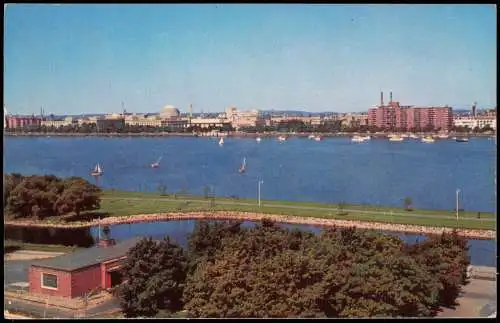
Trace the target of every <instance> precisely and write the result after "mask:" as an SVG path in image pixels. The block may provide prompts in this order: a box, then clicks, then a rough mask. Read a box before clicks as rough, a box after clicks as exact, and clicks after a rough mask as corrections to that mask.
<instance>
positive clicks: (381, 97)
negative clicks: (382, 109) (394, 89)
mask: <svg viewBox="0 0 500 323" xmlns="http://www.w3.org/2000/svg"><path fill="white" fill-rule="evenodd" d="M380 105H384V92H380Z"/></svg>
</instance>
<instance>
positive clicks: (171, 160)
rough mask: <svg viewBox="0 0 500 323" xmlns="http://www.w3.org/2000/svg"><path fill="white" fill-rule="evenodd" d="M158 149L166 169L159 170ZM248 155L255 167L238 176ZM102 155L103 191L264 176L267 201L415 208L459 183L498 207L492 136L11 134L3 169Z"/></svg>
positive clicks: (473, 197)
mask: <svg viewBox="0 0 500 323" xmlns="http://www.w3.org/2000/svg"><path fill="white" fill-rule="evenodd" d="M160 156H163V159H162V163H161V167H160V168H158V169H151V168H150V166H149V165H150V164H151V163H152V162H154V161H156V160H157V159H158V158H159V157H160ZM244 157H246V160H247V172H246V173H244V174H240V173H238V168H239V166H240V163H241V162H242V159H243V158H244ZM97 162H100V163H101V164H102V165H103V168H104V176H103V177H102V178H101V179H100V181H99V185H100V186H102V187H103V188H115V189H120V190H128V191H139V190H140V191H154V190H156V189H157V187H158V185H159V184H160V183H163V184H166V185H167V187H168V191H169V192H178V191H180V190H182V189H186V190H187V191H189V192H190V193H194V194H202V193H203V188H204V186H205V185H209V186H212V187H214V189H215V193H216V195H222V196H231V195H236V196H239V197H242V198H243V197H246V198H256V197H257V191H258V189H257V182H258V180H260V179H262V180H264V184H263V185H262V187H261V189H262V197H263V198H265V199H283V200H303V201H317V202H325V203H339V202H345V203H356V204H375V205H387V206H402V205H403V199H404V198H405V197H411V198H412V200H413V204H414V207H416V208H431V209H448V210H451V209H454V208H455V203H456V202H455V191H456V189H457V188H460V190H461V193H460V208H464V209H465V210H472V211H483V212H496V198H495V182H494V178H495V169H496V145H495V141H493V140H488V139H487V138H472V139H471V140H470V141H469V142H468V143H457V142H455V141H453V140H438V141H436V142H435V143H433V144H423V143H421V142H419V141H415V140H412V139H410V140H407V141H405V142H400V143H397V142H389V141H388V140H387V139H372V140H371V141H367V142H364V143H353V142H351V141H350V139H349V138H327V139H324V140H323V141H320V142H315V141H311V140H308V139H304V138H294V137H292V138H290V139H289V140H288V141H286V142H284V143H279V142H277V140H276V139H275V138H273V139H263V140H262V141H261V142H260V143H258V142H256V141H255V140H254V139H248V138H226V140H225V145H224V146H223V147H219V146H218V144H217V139H216V138H187V137H184V138H181V137H169V138H148V137H144V138H140V137H134V138H123V137H114V138H104V137H100V138H96V137H77V138H68V137H66V138H61V137H50V138H46V137H5V138H4V172H5V173H11V172H18V173H22V174H25V175H28V174H40V173H50V174H55V175H57V176H64V177H66V176H81V177H84V178H87V179H88V180H89V181H92V182H94V179H93V178H91V176H90V174H89V173H90V170H91V168H92V167H93V166H94V165H95V164H96V163H97Z"/></svg>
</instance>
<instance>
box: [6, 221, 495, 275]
mask: <svg viewBox="0 0 500 323" xmlns="http://www.w3.org/2000/svg"><path fill="white" fill-rule="evenodd" d="M197 221H199V220H170V221H157V222H139V223H131V224H115V225H111V226H109V228H110V233H111V237H112V238H114V239H116V240H117V241H121V240H127V239H130V238H133V237H138V236H145V237H148V236H151V237H153V238H163V237H165V236H169V237H170V238H172V239H173V240H175V241H177V242H178V243H179V244H180V245H181V246H183V247H186V246H187V239H188V236H189V235H190V234H191V232H192V231H193V230H194V227H195V225H196V222H197ZM255 224H256V222H252V221H244V222H243V223H242V226H243V227H251V226H254V225H255ZM279 225H280V226H281V227H283V228H287V229H296V228H297V229H300V230H304V231H312V232H314V233H319V232H321V230H322V228H321V227H319V226H313V225H305V224H285V223H280V224H279ZM382 233H384V234H391V235H396V236H398V237H400V238H401V239H402V240H403V241H405V242H406V243H410V244H412V243H415V242H418V241H422V240H423V239H426V236H425V235H417V234H409V233H396V232H382ZM98 238H99V229H98V227H92V228H78V229H69V228H68V229H66V228H65V229H60V228H57V229H56V228H21V227H14V226H8V225H6V226H5V239H9V240H18V241H23V242H28V243H41V244H62V245H67V246H74V245H76V246H79V247H90V246H92V245H93V244H95V243H96V241H97V240H98ZM468 242H469V247H470V249H469V254H470V256H471V264H472V265H475V266H488V267H496V241H495V240H474V239H468Z"/></svg>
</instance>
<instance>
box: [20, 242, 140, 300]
mask: <svg viewBox="0 0 500 323" xmlns="http://www.w3.org/2000/svg"><path fill="white" fill-rule="evenodd" d="M138 241H139V238H134V239H131V240H127V241H124V242H122V243H119V244H115V243H114V240H101V243H100V245H99V246H96V247H92V248H89V249H85V250H82V251H76V252H73V253H70V254H65V255H62V256H59V257H55V258H50V259H42V260H37V261H34V262H33V263H32V264H31V267H30V269H29V277H28V279H29V291H30V293H34V294H44V295H50V296H59V297H69V298H76V297H81V296H83V295H85V293H88V292H90V291H95V290H98V289H108V288H111V287H114V286H116V285H118V284H119V283H120V282H121V279H120V277H121V275H120V268H121V265H122V264H123V261H124V260H125V259H126V254H127V252H128V251H129V250H130V248H132V247H133V246H134V245H135V244H136V243H137V242H138Z"/></svg>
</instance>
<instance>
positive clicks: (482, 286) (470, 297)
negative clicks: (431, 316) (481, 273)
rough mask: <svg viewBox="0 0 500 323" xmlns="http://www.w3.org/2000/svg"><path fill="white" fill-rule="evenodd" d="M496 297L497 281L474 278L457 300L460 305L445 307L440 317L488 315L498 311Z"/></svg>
mask: <svg viewBox="0 0 500 323" xmlns="http://www.w3.org/2000/svg"><path fill="white" fill-rule="evenodd" d="M496 299H497V290H496V282H495V281H491V280H482V279H472V280H471V281H470V283H469V284H468V285H466V286H465V287H464V293H463V295H462V296H461V297H459V298H458V300H457V302H458V303H459V306H457V307H456V308H455V309H448V308H447V309H444V310H443V311H442V312H441V313H439V315H438V317H488V316H490V315H491V314H493V313H496V308H497V304H496V303H497V302H496Z"/></svg>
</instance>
